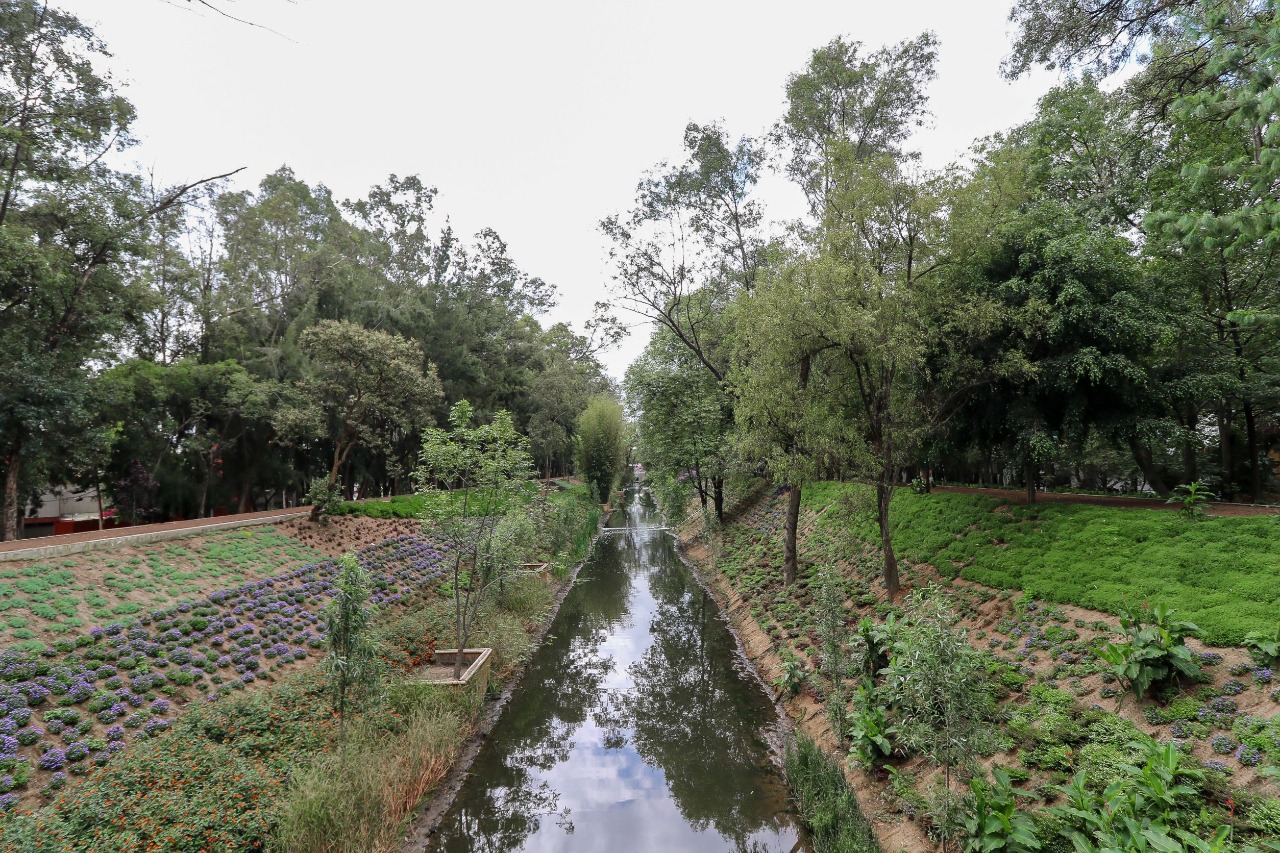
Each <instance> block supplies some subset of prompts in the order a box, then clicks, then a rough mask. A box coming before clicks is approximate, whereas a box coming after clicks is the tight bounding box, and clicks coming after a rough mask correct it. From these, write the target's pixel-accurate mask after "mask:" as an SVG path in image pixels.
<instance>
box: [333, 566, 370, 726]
mask: <svg viewBox="0 0 1280 853" xmlns="http://www.w3.org/2000/svg"><path fill="white" fill-rule="evenodd" d="M370 586H371V582H370V578H369V570H368V569H366V568H365V567H364V566H361V565H360V561H359V560H358V559H357V558H356V555H355V554H344V555H343V556H342V558H341V559H340V560H339V561H338V577H337V578H336V579H335V580H334V584H333V587H334V592H333V600H332V601H330V602H329V604H328V605H327V606H326V607H325V610H324V625H325V642H326V644H327V645H328V647H329V653H328V654H327V655H326V656H325V659H324V671H325V674H326V675H328V677H329V691H330V693H332V694H333V709H334V711H335V712H336V713H337V715H338V737H339V739H340V740H341V741H342V743H343V746H344V747H345V745H346V739H347V729H346V722H347V709H348V707H349V706H350V705H351V704H352V703H353V700H359V699H360V698H361V697H362V696H363V695H368V694H371V693H373V692H374V691H375V690H377V688H378V687H379V686H380V685H381V683H382V668H381V666H380V661H379V658H378V645H377V643H376V642H375V641H374V639H373V636H372V634H371V633H370V629H371V628H372V627H373V626H372V623H373V612H372V610H371V609H370V607H369V591H370Z"/></svg>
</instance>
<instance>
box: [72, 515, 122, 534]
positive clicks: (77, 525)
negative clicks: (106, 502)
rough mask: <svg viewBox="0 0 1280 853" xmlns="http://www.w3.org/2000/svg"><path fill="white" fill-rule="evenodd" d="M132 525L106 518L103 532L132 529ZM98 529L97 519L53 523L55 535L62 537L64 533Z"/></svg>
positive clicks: (103, 522) (87, 531)
mask: <svg viewBox="0 0 1280 853" xmlns="http://www.w3.org/2000/svg"><path fill="white" fill-rule="evenodd" d="M132 526H133V525H131V524H123V523H121V522H119V521H117V520H116V519H114V518H104V519H103V520H102V529H103V530H115V529H116V528H117V527H132ZM97 529H98V520H97V519H96V518H86V519H83V520H81V521H73V520H71V519H69V518H66V519H63V518H60V519H58V520H57V521H55V522H54V523H53V535H54V536H61V535H62V534H64V533H89V532H91V531H94V530H97Z"/></svg>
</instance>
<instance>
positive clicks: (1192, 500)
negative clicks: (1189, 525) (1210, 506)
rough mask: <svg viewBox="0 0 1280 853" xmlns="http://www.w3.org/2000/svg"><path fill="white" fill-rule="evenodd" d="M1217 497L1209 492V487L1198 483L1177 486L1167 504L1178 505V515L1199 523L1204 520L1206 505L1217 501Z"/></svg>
mask: <svg viewBox="0 0 1280 853" xmlns="http://www.w3.org/2000/svg"><path fill="white" fill-rule="evenodd" d="M1217 497H1218V496H1217V495H1215V494H1214V493H1213V492H1211V491H1209V487H1208V486H1206V485H1205V484H1204V483H1201V482H1198V481H1197V482H1194V483H1184V484H1182V485H1180V486H1175V487H1174V489H1173V494H1172V495H1171V496H1170V497H1169V499H1168V500H1167V501H1165V503H1169V504H1177V505H1178V515H1180V516H1182V517H1183V518H1185V519H1187V520H1188V521H1198V520H1200V519H1202V518H1204V505H1205V504H1207V503H1209V501H1212V500H1217Z"/></svg>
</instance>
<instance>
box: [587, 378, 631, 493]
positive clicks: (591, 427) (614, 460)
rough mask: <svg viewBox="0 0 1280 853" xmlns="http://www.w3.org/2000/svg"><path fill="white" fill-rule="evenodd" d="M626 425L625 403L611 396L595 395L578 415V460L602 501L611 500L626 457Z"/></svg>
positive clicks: (590, 484)
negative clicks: (624, 415)
mask: <svg viewBox="0 0 1280 853" xmlns="http://www.w3.org/2000/svg"><path fill="white" fill-rule="evenodd" d="M626 455H627V447H626V424H625V422H624V420H623V417H622V406H621V405H619V404H618V401H617V400H615V399H614V398H612V397H610V396H607V395H603V394H601V395H598V396H595V397H592V398H591V401H590V402H589V403H587V408H586V409H584V410H583V412H582V414H581V415H579V416H578V445H577V454H576V460H577V463H578V472H579V473H580V474H581V475H582V479H583V480H585V481H586V482H587V484H588V485H589V486H591V491H592V493H593V494H594V495H595V496H596V497H597V498H598V499H599V501H600V503H607V502H608V500H609V495H610V493H611V492H612V491H613V484H614V483H615V482H617V479H618V476H619V475H620V474H621V473H622V465H623V462H624V461H625V460H626Z"/></svg>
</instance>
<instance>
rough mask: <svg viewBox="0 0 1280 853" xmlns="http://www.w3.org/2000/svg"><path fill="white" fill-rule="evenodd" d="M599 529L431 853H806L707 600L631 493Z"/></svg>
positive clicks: (645, 505) (766, 713) (748, 694)
mask: <svg viewBox="0 0 1280 853" xmlns="http://www.w3.org/2000/svg"><path fill="white" fill-rule="evenodd" d="M610 523H611V524H613V525H618V526H622V525H625V526H626V527H627V528H628V530H626V531H623V532H615V533H607V534H605V535H604V536H603V537H602V539H601V540H600V542H599V543H598V545H597V546H596V549H595V552H594V553H593V555H592V558H591V560H590V561H589V562H588V564H587V565H586V566H585V567H584V568H583V570H582V572H581V574H580V575H579V576H578V577H579V582H578V585H577V586H575V588H574V589H573V590H571V591H570V593H569V595H568V597H567V598H566V599H565V601H564V604H563V606H562V607H561V609H560V612H559V614H558V615H557V616H556V620H555V622H554V623H553V624H552V627H551V634H550V635H549V636H548V638H547V641H546V642H545V643H544V644H543V646H542V647H541V648H540V649H539V650H538V651H537V653H536V654H535V656H534V659H533V661H532V662H531V664H530V667H529V670H528V672H527V673H526V674H525V677H524V680H523V681H522V682H521V684H520V686H519V687H518V688H517V689H516V692H515V694H514V695H513V696H512V698H511V702H510V704H509V705H508V706H507V709H506V711H505V712H504V714H503V716H502V718H501V720H499V722H498V724H497V725H496V726H495V727H494V729H493V731H492V733H491V734H490V737H489V740H488V742H487V743H486V744H485V746H484V748H483V749H482V750H481V752H480V754H479V755H478V756H477V758H476V761H475V763H474V764H473V765H472V767H471V773H470V776H469V778H468V779H467V782H466V783H465V785H464V786H463V788H462V790H461V791H460V792H459V794H458V798H457V800H456V801H455V802H454V804H453V807H452V808H451V809H450V810H449V812H448V813H447V814H446V815H445V817H444V820H443V821H442V822H441V825H440V828H439V829H438V831H437V833H436V836H435V847H434V849H436V850H438V851H442V852H443V853H454V852H455V851H459V852H460V851H486V853H488V851H495V853H496V851H503V853H506V851H517V850H519V851H556V852H557V853H561V851H563V852H564V853H574V851H609V853H633V851H634V853H643V852H644V851H654V853H658V851H662V853H668V851H670V853H679V851H726V850H728V851H753V853H756V851H758V853H765V851H771V852H772V851H779V853H787V851H793V850H794V851H798V850H807V849H808V848H807V846H806V845H805V843H804V841H803V840H802V838H801V833H800V831H799V830H798V829H797V826H796V823H795V821H794V818H793V815H792V813H791V811H790V808H789V805H788V802H787V792H786V788H785V786H784V784H783V782H782V779H781V778H780V775H779V772H778V770H777V768H776V766H775V764H774V763H773V761H772V760H771V758H770V750H769V743H768V739H767V737H766V732H767V731H769V727H771V726H772V725H774V724H775V723H776V718H775V714H774V710H773V707H772V705H771V704H770V703H769V702H768V700H767V699H766V697H765V696H764V693H763V691H762V690H761V689H760V686H759V684H757V683H756V682H755V681H754V680H752V679H751V678H750V677H749V676H748V675H747V674H745V673H743V672H742V671H740V669H739V667H740V665H741V662H740V660H739V659H738V657H737V656H736V654H735V644H734V641H733V637H732V636H731V635H730V633H729V631H728V629H727V628H726V626H725V624H724V622H723V621H722V620H721V619H719V618H718V616H717V609H716V605H715V602H714V601H713V600H712V599H711V598H710V597H709V596H707V595H706V594H705V593H704V592H703V590H702V589H701V588H700V587H699V586H698V585H697V584H696V583H695V582H694V581H693V579H692V578H691V577H690V575H689V571H688V569H687V568H686V567H685V566H684V565H683V564H682V563H681V562H680V559H679V557H678V556H677V555H676V551H675V547H674V544H673V542H672V539H671V536H670V535H669V534H667V533H665V532H663V531H660V530H654V529H651V528H652V526H653V525H655V524H657V523H658V522H657V521H656V519H655V516H654V513H653V507H652V504H651V502H650V501H649V500H648V498H647V496H643V497H641V498H638V499H633V500H631V501H630V502H629V503H628V505H627V508H626V509H625V510H623V511H620V512H618V513H615V514H614V517H613V519H611V521H610Z"/></svg>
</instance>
